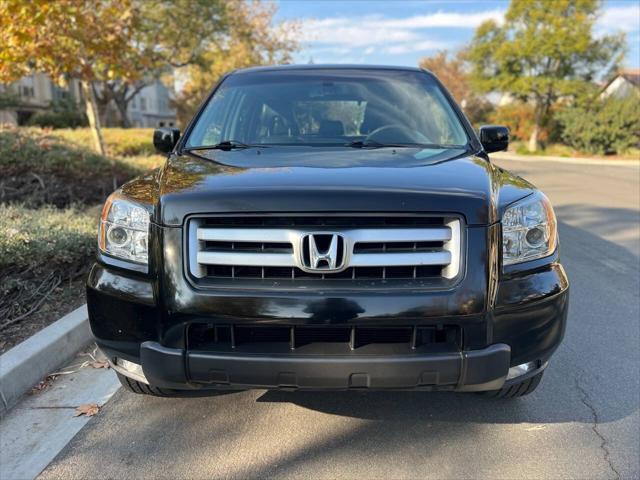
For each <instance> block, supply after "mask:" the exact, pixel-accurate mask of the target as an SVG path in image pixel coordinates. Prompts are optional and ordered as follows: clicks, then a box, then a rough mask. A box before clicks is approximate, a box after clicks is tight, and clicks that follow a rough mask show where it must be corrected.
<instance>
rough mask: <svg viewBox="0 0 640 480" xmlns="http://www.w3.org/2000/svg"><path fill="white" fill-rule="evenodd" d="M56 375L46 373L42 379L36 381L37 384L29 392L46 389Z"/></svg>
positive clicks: (39, 391) (38, 391)
mask: <svg viewBox="0 0 640 480" xmlns="http://www.w3.org/2000/svg"><path fill="white" fill-rule="evenodd" d="M56 377H57V375H47V376H46V377H44V380H41V381H40V382H38V384H37V385H36V386H35V387H33V388H32V389H31V394H36V393H41V392H44V391H45V390H47V389H48V388H49V387H50V386H51V385H52V384H53V382H54V380H55V379H56Z"/></svg>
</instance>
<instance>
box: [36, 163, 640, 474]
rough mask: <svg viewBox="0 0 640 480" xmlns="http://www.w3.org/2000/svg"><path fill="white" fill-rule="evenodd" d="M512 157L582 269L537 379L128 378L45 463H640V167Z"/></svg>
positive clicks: (544, 468) (289, 469)
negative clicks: (448, 383) (139, 381)
mask: <svg viewBox="0 0 640 480" xmlns="http://www.w3.org/2000/svg"><path fill="white" fill-rule="evenodd" d="M499 163H501V164H502V165H503V166H506V167H507V168H509V169H511V170H513V171H515V172H518V173H519V174H521V175H523V176H524V177H526V178H527V179H529V180H531V181H533V182H534V183H535V184H536V185H538V186H539V187H541V188H542V189H543V190H544V191H545V192H546V193H547V194H548V195H549V197H550V198H551V200H552V201H553V203H554V205H555V206H556V212H557V214H558V218H559V222H560V235H561V245H562V257H563V263H564V264H565V267H566V269H567V271H568V274H569V277H570V280H571V288H572V291H571V313H570V319H569V326H568V330H567V334H566V338H565V341H564V343H563V345H562V346H561V347H560V349H559V350H558V352H557V353H556V355H555V357H554V358H553V360H552V363H551V364H550V367H549V368H548V371H547V373H546V375H545V378H544V380H543V382H542V384H541V386H540V387H539V389H538V390H537V391H536V392H535V393H534V394H532V395H530V396H529V397H526V398H524V399H520V400H515V401H497V400H487V399H484V398H480V397H478V396H475V395H463V394H449V393H437V394H428V393H402V392H393V393H380V392H377V393H376V392H371V393H359V392H358V393H355V392H353V393H352V392H344V393H295V392H293V393H288V392H266V391H248V392H240V393H229V394H223V395H219V396H216V397H208V398H190V399H159V398H147V397H143V396H137V395H133V394H128V393H126V392H124V391H122V390H121V391H119V392H118V393H117V394H116V395H115V396H114V397H113V398H112V400H111V401H110V402H109V403H108V404H107V405H106V406H105V407H104V408H103V409H102V411H101V412H100V414H99V415H97V416H96V417H94V419H93V420H92V421H91V422H89V423H88V424H87V426H85V427H84V429H83V430H82V431H81V432H80V433H79V434H78V435H77V436H76V437H75V438H74V440H73V441H72V442H71V443H70V444H69V445H68V446H67V447H66V449H65V450H63V451H62V452H61V454H60V455H59V456H58V457H57V459H56V460H55V461H54V462H53V463H52V464H51V465H50V466H49V467H48V468H47V469H46V470H45V471H44V472H43V473H42V478H143V477H148V478H151V477H152V478H172V479H173V478H211V477H225V478H254V477H281V478H305V479H306V478H340V477H341V478H509V479H511V478H520V479H522V478H638V477H640V445H639V443H640V414H639V407H640V373H639V368H640V308H639V303H640V300H639V294H640V198H639V190H640V170H639V169H638V168H633V167H607V166H586V165H575V164H570V165H569V164H562V163H555V162H554V163H551V162H544V163H533V162H516V161H501V162H499Z"/></svg>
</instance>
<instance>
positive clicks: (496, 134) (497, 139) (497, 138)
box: [480, 125, 509, 153]
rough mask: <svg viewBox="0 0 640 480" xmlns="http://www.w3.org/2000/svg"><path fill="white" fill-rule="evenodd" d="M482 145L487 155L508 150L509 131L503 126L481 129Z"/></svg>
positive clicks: (487, 126) (489, 126)
mask: <svg viewBox="0 0 640 480" xmlns="http://www.w3.org/2000/svg"><path fill="white" fill-rule="evenodd" d="M480 143H482V148H484V151H485V152H486V153H491V152H501V151H503V150H506V149H507V147H508V146H509V129H508V128H507V127H503V126H501V125H485V126H484V127H480Z"/></svg>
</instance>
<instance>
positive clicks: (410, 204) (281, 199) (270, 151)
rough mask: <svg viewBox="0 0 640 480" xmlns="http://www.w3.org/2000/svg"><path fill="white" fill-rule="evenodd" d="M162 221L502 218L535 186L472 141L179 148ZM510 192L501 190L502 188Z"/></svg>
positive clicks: (163, 196) (162, 180) (159, 210)
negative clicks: (255, 216)
mask: <svg viewBox="0 0 640 480" xmlns="http://www.w3.org/2000/svg"><path fill="white" fill-rule="evenodd" d="M158 182H159V185H158V187H159V190H158V193H159V195H158V197H156V201H157V204H156V221H157V222H158V223H160V224H162V225H167V226H179V225H182V224H183V222H184V219H185V217H186V216H187V215H190V214H205V213H263V212H272V213H296V212H308V213H312V212H314V213H322V212H326V213H330V212H333V213H336V212H345V213H346V212H349V213H356V212H376V213H392V212H393V213H398V212H400V213H403V212H416V213H418V212H429V213H443V214H449V213H451V214H461V215H463V216H464V218H465V221H466V222H467V224H468V225H487V224H491V223H494V222H495V221H496V218H497V216H498V215H499V211H498V210H499V205H500V203H505V202H510V201H514V200H517V199H518V198H522V197H524V196H526V195H528V194H529V193H530V192H531V189H532V186H531V185H530V184H528V183H527V182H525V181H524V180H522V179H519V178H518V177H513V176H512V175H510V174H508V173H507V172H505V171H503V170H501V169H499V168H497V167H495V166H494V165H492V164H491V163H490V162H489V161H487V160H485V159H484V158H481V157H478V156H474V155H470V154H468V153H467V152H466V151H465V150H462V149H443V150H438V149H420V148H397V149H393V148H379V149H353V148H344V147H326V148H324V147H323V148H319V147H275V146H272V147H269V148H247V149H244V150H231V151H220V150H200V151H197V152H192V153H188V154H184V155H173V156H171V157H169V159H168V160H167V162H166V164H165V166H164V168H163V169H162V170H161V171H160V175H159V177H158ZM500 197H501V198H500Z"/></svg>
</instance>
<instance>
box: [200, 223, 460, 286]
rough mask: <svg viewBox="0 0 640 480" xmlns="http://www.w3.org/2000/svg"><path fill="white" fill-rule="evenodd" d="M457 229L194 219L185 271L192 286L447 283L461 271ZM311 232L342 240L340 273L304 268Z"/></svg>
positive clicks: (428, 225)
mask: <svg viewBox="0 0 640 480" xmlns="http://www.w3.org/2000/svg"><path fill="white" fill-rule="evenodd" d="M461 231H462V229H461V220H460V219H459V218H458V217H432V216H425V217H421V216H406V217H403V216H389V217H373V216H349V217H346V216H322V217H321V216H317V217H315V216H291V217H271V216H264V217H257V216H248V217H226V216H221V217H208V218H194V219H191V220H190V221H189V223H188V234H187V241H188V246H187V248H188V259H189V260H188V269H189V273H190V274H191V276H192V277H194V278H195V279H196V281H199V280H207V279H209V280H228V281H236V280H237V281H241V280H243V279H248V280H256V279H258V280H273V281H284V280H286V281H294V282H302V281H315V280H324V281H328V280H332V281H333V280H335V281H342V282H344V281H356V280H368V281H372V280H382V281H386V280H420V279H446V280H451V279H454V278H456V277H457V276H458V274H459V272H460V265H461V258H460V257H461V244H462V239H461ZM309 234H312V235H317V236H318V238H320V237H326V236H330V235H334V234H335V235H339V236H340V238H341V241H343V242H344V255H343V254H342V253H340V259H339V260H340V266H339V268H337V269H334V270H332V271H321V270H316V269H312V268H309V265H308V256H309V254H308V252H306V253H305V249H306V250H308V248H309V247H308V241H307V243H305V240H304V239H305V238H307V237H308V236H309ZM340 245H342V244H340ZM341 248H342V246H341ZM305 255H306V257H305ZM342 256H344V258H342ZM305 258H306V260H305Z"/></svg>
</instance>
